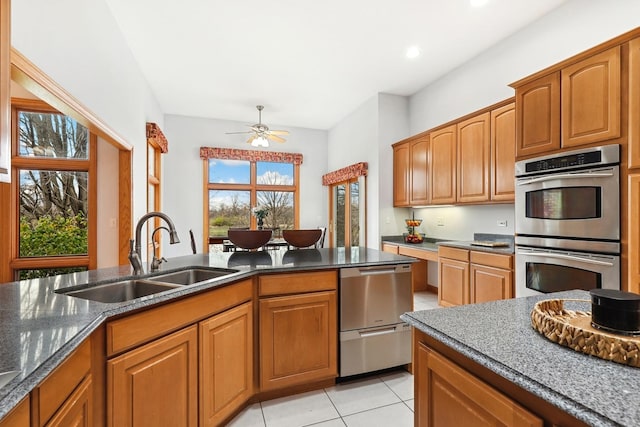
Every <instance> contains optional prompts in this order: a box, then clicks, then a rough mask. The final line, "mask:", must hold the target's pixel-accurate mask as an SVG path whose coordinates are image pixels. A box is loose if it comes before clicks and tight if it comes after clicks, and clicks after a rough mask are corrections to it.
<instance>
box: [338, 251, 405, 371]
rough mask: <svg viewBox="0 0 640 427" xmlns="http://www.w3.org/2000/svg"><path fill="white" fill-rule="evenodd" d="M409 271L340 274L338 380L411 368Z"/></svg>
mask: <svg viewBox="0 0 640 427" xmlns="http://www.w3.org/2000/svg"><path fill="white" fill-rule="evenodd" d="M412 310H413V295H412V292H411V265H410V264H400V265H382V266H375V267H362V268H343V269H341V270H340V377H346V376H350V375H356V374H362V373H365V372H371V371H377V370H380V369H385V368H391V367H394V366H400V365H404V364H406V363H410V362H411V327H410V326H409V325H407V324H406V323H404V322H402V321H401V320H400V315H401V314H402V313H405V312H407V311H412Z"/></svg>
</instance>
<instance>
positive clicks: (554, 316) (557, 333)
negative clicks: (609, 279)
mask: <svg viewBox="0 0 640 427" xmlns="http://www.w3.org/2000/svg"><path fill="white" fill-rule="evenodd" d="M565 301H578V302H589V303H590V302H591V301H588V300H574V299H564V300H563V299H550V300H544V301H540V302H538V303H536V305H535V306H534V307H533V310H532V311H531V324H532V325H533V328H534V329H535V330H536V331H538V332H539V333H541V334H542V335H544V336H545V337H547V338H548V339H549V340H550V341H553V342H555V343H558V344H560V345H563V346H565V347H569V348H571V349H573V350H575V351H579V352H581V353H585V354H590V355H592V356H596V357H599V358H600V359H604V360H611V361H613V362H617V363H621V364H623V365H629V366H634V367H640V351H639V349H640V337H629V336H624V335H615V334H612V333H607V332H604V331H601V330H599V329H595V328H594V327H593V326H591V313H590V312H588V311H574V310H567V309H565V308H564V302H565Z"/></svg>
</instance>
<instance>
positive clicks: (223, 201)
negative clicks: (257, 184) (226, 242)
mask: <svg viewBox="0 0 640 427" xmlns="http://www.w3.org/2000/svg"><path fill="white" fill-rule="evenodd" d="M249 200H250V199H249V191H231V190H209V236H210V237H226V236H227V230H229V228H244V227H249V226H250V224H251V206H250V204H249Z"/></svg>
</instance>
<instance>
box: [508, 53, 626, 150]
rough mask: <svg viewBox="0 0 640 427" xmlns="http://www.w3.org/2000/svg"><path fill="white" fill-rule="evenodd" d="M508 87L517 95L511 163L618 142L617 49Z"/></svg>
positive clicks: (619, 89)
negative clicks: (582, 147)
mask: <svg viewBox="0 0 640 427" xmlns="http://www.w3.org/2000/svg"><path fill="white" fill-rule="evenodd" d="M556 68H558V69H557V70H556V71H553V72H548V74H545V75H542V76H539V77H536V78H534V79H533V80H531V78H527V79H523V80H524V82H523V81H520V82H516V83H514V84H512V87H514V88H515V90H516V114H517V116H516V157H517V158H526V157H530V156H532V155H536V154H538V155H540V154H548V153H551V152H554V151H558V150H560V149H571V148H573V147H577V146H582V145H586V144H593V143H598V142H605V141H609V140H612V139H615V138H619V137H620V136H621V115H620V111H621V81H620V79H621V54H620V46H615V47H612V48H609V49H607V50H605V51H601V52H595V53H593V54H591V55H590V56H588V57H586V58H583V59H580V60H575V61H573V62H571V61H565V63H562V64H561V65H559V66H558V67H556Z"/></svg>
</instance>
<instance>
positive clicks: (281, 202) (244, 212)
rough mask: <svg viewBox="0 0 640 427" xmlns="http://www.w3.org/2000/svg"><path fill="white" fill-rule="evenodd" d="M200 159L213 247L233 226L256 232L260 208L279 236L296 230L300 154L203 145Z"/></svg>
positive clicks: (265, 223)
mask: <svg viewBox="0 0 640 427" xmlns="http://www.w3.org/2000/svg"><path fill="white" fill-rule="evenodd" d="M203 152H204V155H203ZM230 152H232V154H233V155H231V156H230V155H229V153H230ZM201 157H202V158H203V160H204V161H205V167H204V169H205V182H206V183H207V185H206V189H205V196H204V201H205V206H206V221H205V227H204V229H205V238H206V239H207V241H208V242H209V243H217V244H220V243H222V241H223V240H224V239H226V238H227V231H228V230H229V228H249V229H256V228H257V227H258V223H257V220H256V218H255V217H254V216H253V215H252V214H251V210H252V208H254V207H256V206H261V207H266V208H267V209H268V210H269V214H268V215H267V217H266V218H265V219H264V221H263V225H262V226H263V228H269V229H272V230H273V232H274V237H280V236H281V233H282V230H286V229H293V228H296V227H297V225H298V214H297V211H298V210H297V202H296V201H297V200H298V189H299V188H298V182H299V179H298V174H299V164H300V163H301V161H302V156H301V155H291V154H286V153H269V152H264V151H248V150H226V149H216V148H204V147H203V148H202V149H201Z"/></svg>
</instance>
